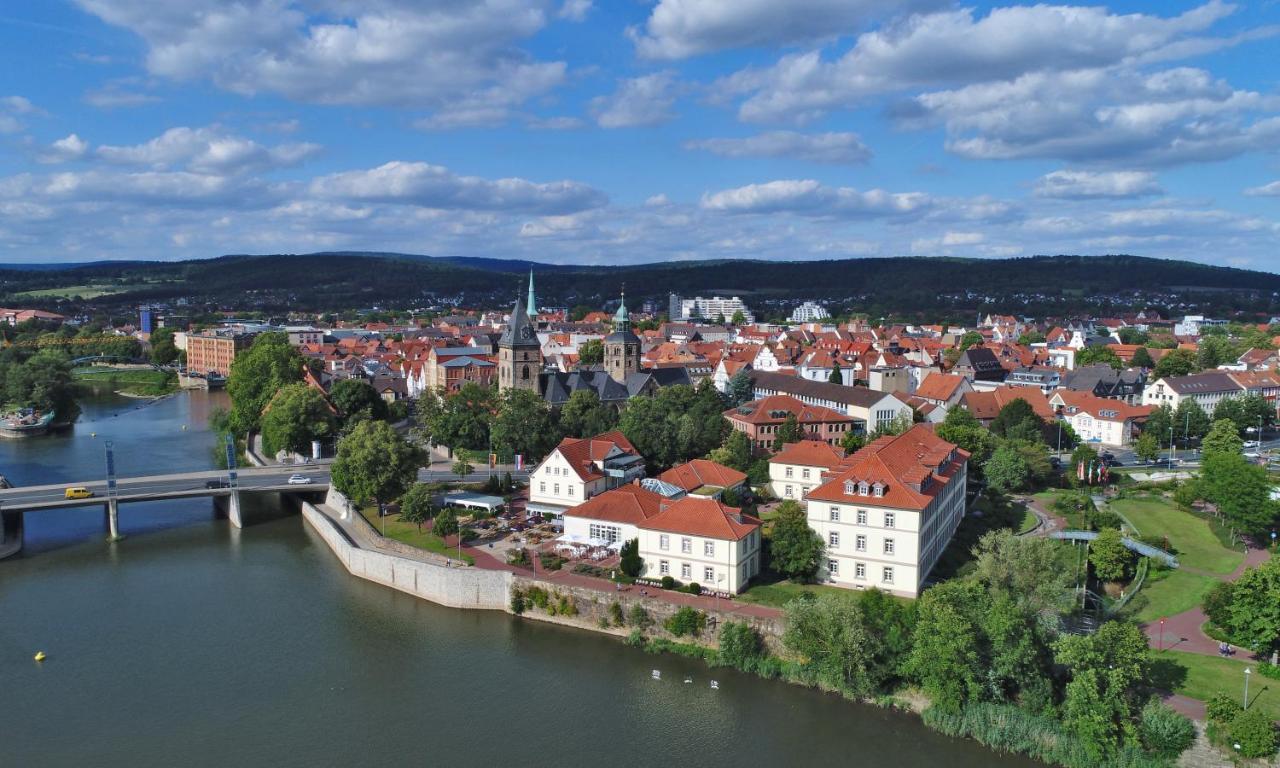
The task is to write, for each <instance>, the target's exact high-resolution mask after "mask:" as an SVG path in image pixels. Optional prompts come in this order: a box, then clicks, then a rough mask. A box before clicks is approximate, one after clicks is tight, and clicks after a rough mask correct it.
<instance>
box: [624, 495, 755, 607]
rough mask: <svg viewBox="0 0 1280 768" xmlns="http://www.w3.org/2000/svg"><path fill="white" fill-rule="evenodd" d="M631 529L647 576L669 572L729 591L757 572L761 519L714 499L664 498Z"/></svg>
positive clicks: (735, 590) (708, 587)
mask: <svg viewBox="0 0 1280 768" xmlns="http://www.w3.org/2000/svg"><path fill="white" fill-rule="evenodd" d="M636 527H637V528H638V529H639V532H640V558H641V559H642V560H644V573H643V575H644V576H645V577H646V578H649V579H661V578H662V577H663V576H670V577H672V578H673V579H676V580H677V581H682V582H685V583H690V582H697V583H698V584H699V585H700V586H702V588H703V589H705V590H711V591H715V592H724V593H731V594H734V593H738V592H741V591H742V590H743V589H744V588H745V587H746V585H747V582H749V581H750V580H751V579H752V577H754V576H755V575H756V574H758V573H760V541H761V536H760V521H759V520H757V519H756V518H754V517H751V516H750V515H745V514H743V513H742V510H741V509H738V508H737V507H730V506H726V505H725V504H722V503H721V502H719V501H717V500H716V499H708V498H702V497H699V496H685V497H684V498H682V499H680V500H678V501H665V500H664V501H662V502H660V503H659V511H658V513H657V514H656V515H653V516H652V517H649V518H647V519H645V520H644V521H642V522H640V523H638V524H637V526H636Z"/></svg>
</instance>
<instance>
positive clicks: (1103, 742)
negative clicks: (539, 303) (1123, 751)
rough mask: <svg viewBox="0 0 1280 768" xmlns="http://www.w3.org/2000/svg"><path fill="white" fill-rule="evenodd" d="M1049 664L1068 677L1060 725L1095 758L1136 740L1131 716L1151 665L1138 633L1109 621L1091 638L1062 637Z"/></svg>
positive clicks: (1127, 625) (1128, 625)
mask: <svg viewBox="0 0 1280 768" xmlns="http://www.w3.org/2000/svg"><path fill="white" fill-rule="evenodd" d="M1054 661H1055V662H1056V663H1058V664H1060V665H1062V666H1063V667H1064V668H1066V669H1067V670H1069V672H1070V674H1071V680H1070V681H1069V682H1068V683H1067V685H1066V688H1065V691H1064V695H1063V703H1062V719H1063V723H1064V724H1065V725H1066V726H1067V728H1068V729H1070V730H1071V731H1072V732H1074V733H1075V734H1076V735H1077V736H1079V737H1080V739H1081V741H1082V742H1083V744H1084V746H1085V748H1086V749H1087V750H1089V752H1090V753H1091V755H1092V756H1093V757H1094V758H1095V759H1096V760H1100V759H1101V758H1102V757H1104V756H1105V755H1107V754H1109V753H1111V752H1112V751H1113V750H1115V749H1116V748H1118V747H1119V746H1120V745H1121V744H1123V743H1126V742H1132V741H1134V740H1135V737H1136V735H1137V734H1136V728H1135V726H1134V720H1135V715H1136V713H1137V711H1138V707H1139V706H1140V704H1141V702H1142V697H1141V696H1140V693H1141V691H1142V687H1143V686H1145V685H1146V682H1147V680H1148V679H1149V670H1150V665H1151V649H1150V647H1149V646H1148V645H1147V637H1146V635H1144V634H1143V633H1142V630H1140V629H1138V627H1137V626H1136V625H1134V624H1131V623H1129V622H1122V621H1109V622H1107V623H1105V624H1103V625H1102V627H1101V628H1100V629H1099V630H1098V631H1097V632H1096V633H1095V634H1092V635H1065V636H1063V637H1062V638H1061V639H1060V640H1058V642H1057V644H1056V645H1055V656H1054Z"/></svg>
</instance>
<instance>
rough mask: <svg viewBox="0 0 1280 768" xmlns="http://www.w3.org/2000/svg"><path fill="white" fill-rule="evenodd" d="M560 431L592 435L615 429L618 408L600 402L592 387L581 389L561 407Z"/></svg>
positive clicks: (569, 434)
mask: <svg viewBox="0 0 1280 768" xmlns="http://www.w3.org/2000/svg"><path fill="white" fill-rule="evenodd" d="M559 416H560V432H561V433H562V434H564V435H565V436H567V437H592V436H594V435H599V434H602V433H604V432H608V431H609V430H611V429H613V428H614V427H615V426H616V425H617V423H618V409H617V408H614V407H613V406H612V405H605V404H604V403H602V402H600V397H599V395H597V394H596V393H595V390H591V389H579V390H578V391H576V392H574V393H573V394H571V395H569V402H567V403H565V404H564V405H563V406H561V407H560V414H559Z"/></svg>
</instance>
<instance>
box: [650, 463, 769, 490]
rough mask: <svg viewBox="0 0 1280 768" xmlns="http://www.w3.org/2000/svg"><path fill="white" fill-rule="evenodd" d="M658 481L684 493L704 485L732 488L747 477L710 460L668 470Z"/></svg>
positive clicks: (681, 465) (685, 464)
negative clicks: (669, 484)
mask: <svg viewBox="0 0 1280 768" xmlns="http://www.w3.org/2000/svg"><path fill="white" fill-rule="evenodd" d="M658 479H659V480H661V481H663V482H664V483H671V484H672V485H674V486H675V487H677V488H679V489H681V490H683V491H695V490H697V489H699V488H701V487H702V486H704V485H710V486H714V487H716V488H732V487H733V486H735V485H738V484H739V483H742V482H743V481H745V480H746V479H747V475H746V473H744V472H739V471H738V470H736V469H733V468H731V467H726V466H725V465H723V464H718V463H716V462H714V461H711V460H710V459H694V460H692V461H688V462H685V463H684V464H680V465H678V466H674V467H672V468H671V469H668V470H667V471H666V472H663V473H662V474H660V475H658Z"/></svg>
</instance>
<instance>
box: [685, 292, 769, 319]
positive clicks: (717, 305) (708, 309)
mask: <svg viewBox="0 0 1280 768" xmlns="http://www.w3.org/2000/svg"><path fill="white" fill-rule="evenodd" d="M738 312H741V313H742V316H743V317H745V318H746V321H747V325H751V324H752V323H754V322H755V321H756V317H755V315H753V314H751V310H750V309H748V308H747V305H746V304H743V303H742V299H740V298H738V297H737V296H733V297H731V298H725V297H723V296H711V297H710V298H703V297H701V296H695V297H694V298H692V299H681V300H680V317H679V318H674V317H673V318H671V319H672V320H676V319H679V320H688V319H689V318H693V317H696V318H701V319H703V320H715V319H716V318H718V317H723V318H724V319H725V320H726V321H727V320H732V319H733V316H734V315H735V314H736V313H738Z"/></svg>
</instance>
